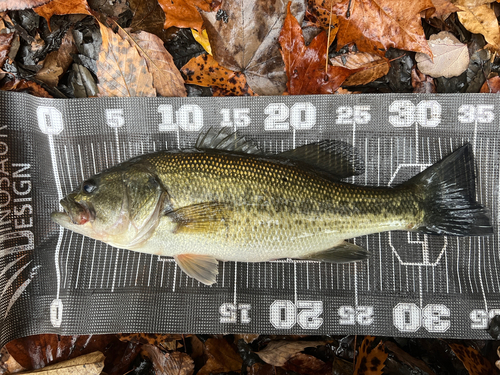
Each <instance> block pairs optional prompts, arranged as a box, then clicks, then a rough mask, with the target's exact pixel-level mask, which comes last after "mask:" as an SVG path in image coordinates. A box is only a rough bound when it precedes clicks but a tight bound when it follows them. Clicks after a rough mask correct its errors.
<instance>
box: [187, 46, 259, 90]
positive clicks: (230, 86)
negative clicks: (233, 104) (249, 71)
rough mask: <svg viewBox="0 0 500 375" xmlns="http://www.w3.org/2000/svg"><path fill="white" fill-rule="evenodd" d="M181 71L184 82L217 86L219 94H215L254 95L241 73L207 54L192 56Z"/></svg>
mask: <svg viewBox="0 0 500 375" xmlns="http://www.w3.org/2000/svg"><path fill="white" fill-rule="evenodd" d="M181 72H182V73H184V74H185V75H186V83H192V84H194V85H198V86H205V87H212V88H214V87H216V88H218V90H219V91H218V93H219V94H218V95H216V96H224V95H226V94H227V95H229V96H242V95H245V96H252V95H255V93H254V92H253V91H252V89H251V88H250V87H249V86H248V83H247V81H246V78H245V75H244V74H243V73H241V72H233V71H231V70H229V69H226V68H223V67H222V66H220V65H219V63H218V62H217V61H215V59H214V58H213V57H212V56H210V55H209V54H204V55H199V56H197V57H194V58H192V59H191V60H189V62H188V63H187V64H186V65H184V66H183V67H182V69H181Z"/></svg>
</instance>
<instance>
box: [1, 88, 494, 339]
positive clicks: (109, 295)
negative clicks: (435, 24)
mask: <svg viewBox="0 0 500 375" xmlns="http://www.w3.org/2000/svg"><path fill="white" fill-rule="evenodd" d="M0 100H1V106H0V290H1V303H0V322H1V323H0V329H1V340H0V341H1V342H2V343H5V342H6V341H7V340H10V339H12V338H14V337H18V336H22V335H29V334H35V333H42V332H52V333H58V334H91V333H92V334H95V333H108V332H158V333H160V332H164V333H167V332H172V333H174V332H176V333H231V332H232V333H236V332H252V333H276V334H326V333H328V334H373V335H387V336H412V337H415V336H420V337H449V338H475V339H480V338H483V339H486V338H488V334H487V333H486V330H485V329H486V327H487V325H488V321H489V319H490V318H491V317H492V316H494V315H496V314H499V313H500V294H499V292H500V275H499V271H498V270H499V269H500V268H499V265H500V254H499V236H498V225H497V222H498V216H499V212H500V211H499V205H498V197H499V186H500V177H499V155H500V130H499V129H500V128H499V119H500V113H499V112H498V111H499V109H500V101H499V100H498V97H497V96H495V95H481V94H470V95H412V94H408V95H402V94H397V95H396V94H394V95H324V96H296V97H292V96H288V97H253V98H245V97H239V98H100V99H79V100H51V99H40V98H34V97H31V96H28V95H23V94H16V93H0ZM220 126H229V127H232V128H233V129H238V130H239V131H241V132H242V133H243V134H245V135H247V136H248V138H251V139H253V140H255V141H256V142H257V144H258V145H259V146H260V148H261V149H263V150H265V151H267V152H270V153H276V152H280V151H283V150H288V149H291V148H294V147H297V146H300V145H303V144H305V143H309V142H313V141H318V140H321V139H338V140H342V141H345V142H348V143H350V144H353V145H354V146H355V147H356V148H357V149H358V151H359V152H360V154H361V155H362V156H363V158H364V160H365V169H366V171H365V173H364V174H362V175H360V176H356V177H354V178H349V180H348V182H354V183H356V184H361V185H365V184H366V185H380V186H393V185H396V184H398V183H400V182H402V181H405V180H407V179H408V178H409V177H411V176H413V175H415V174H417V173H418V172H420V171H421V170H423V169H424V168H426V167H427V166H429V165H431V164H433V163H434V162H436V161H438V160H440V159H441V158H442V157H444V156H446V155H448V154H449V153H450V152H452V151H453V150H455V149H457V148H458V147H460V146H461V145H463V144H464V143H466V142H470V143H471V144H472V146H473V148H474V152H475V158H476V159H475V160H476V167H477V176H478V178H477V198H478V200H479V201H480V202H481V203H482V204H484V205H485V206H486V207H488V208H489V210H490V212H491V217H492V222H493V223H494V230H495V235H493V236H490V237H479V238H477V237H475V238H467V237H466V238H455V237H439V236H438V237H436V236H426V235H419V234H415V233H411V234H409V233H406V232H389V233H382V234H375V235H369V236H364V237H359V238H355V239H354V242H355V243H356V244H357V245H359V246H362V247H364V248H365V249H368V250H369V251H370V252H371V257H370V258H369V260H367V261H364V262H360V263H356V264H344V265H332V264H326V263H319V262H312V261H297V260H289V259H284V260H278V261H273V262H265V263H234V262H221V263H220V265H219V275H218V278H217V283H216V284H214V285H213V286H205V285H202V284H199V283H198V282H196V281H194V280H193V279H191V278H189V277H187V276H186V275H185V274H184V273H183V272H182V271H180V269H179V268H178V267H177V266H176V264H175V263H174V262H173V261H172V259H171V258H168V257H159V256H152V255H147V254H141V253H137V252H131V251H127V250H123V249H116V248H113V247H111V246H108V245H106V244H103V243H101V242H98V241H94V240H91V239H89V238H84V237H82V236H81V235H78V234H75V233H73V232H69V231H67V230H64V229H62V228H60V227H59V226H58V225H56V224H54V223H52V222H51V221H50V213H51V212H52V211H55V210H58V209H59V203H58V202H59V199H60V198H61V197H62V196H64V195H65V194H67V193H68V192H70V191H72V190H73V189H74V188H75V187H76V186H77V184H79V183H80V182H81V181H82V180H83V179H85V178H86V177H88V176H90V175H92V174H94V173H96V172H99V171H101V170H103V169H105V168H107V167H109V166H112V165H114V164H116V163H118V162H120V161H123V160H126V159H128V158H130V157H133V156H137V155H140V154H143V153H148V152H153V151H158V150H163V149H172V148H186V147H190V146H192V145H193V144H194V142H195V141H196V138H197V137H198V135H199V133H200V132H203V131H207V129H208V128H210V127H216V128H217V127H220Z"/></svg>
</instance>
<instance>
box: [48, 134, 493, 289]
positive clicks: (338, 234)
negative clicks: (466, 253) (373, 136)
mask: <svg viewBox="0 0 500 375" xmlns="http://www.w3.org/2000/svg"><path fill="white" fill-rule="evenodd" d="M363 172H364V162H363V160H362V159H361V157H360V156H359V154H358V153H357V151H356V149H355V148H354V147H353V146H352V145H350V144H349V143H347V142H343V141H337V140H322V141H319V142H315V143H310V144H306V145H303V146H300V147H297V148H295V149H292V150H288V151H285V152H281V153H279V154H268V153H265V152H262V151H261V150H260V149H259V148H258V147H257V146H256V145H255V144H254V143H253V142H252V141H250V140H247V139H246V138H245V137H244V136H243V135H241V134H240V133H239V132H235V133H233V132H231V131H228V130H227V129H226V128H222V129H221V130H215V129H210V130H208V131H207V132H205V133H202V134H200V136H199V137H198V139H197V141H196V144H195V146H194V147H193V148H190V149H184V150H177V149H176V150H167V151H160V152H155V153H150V154H145V155H141V156H138V157H134V158H132V159H129V160H127V161H125V162H122V163H120V164H117V165H115V166H113V167H110V168H108V169H106V170H103V171H102V172H100V173H97V174H95V175H93V176H91V177H90V178H88V179H86V180H84V181H83V182H82V183H81V184H80V185H79V186H78V187H77V188H76V189H75V190H74V191H72V192H71V193H69V194H68V195H67V196H65V197H64V198H63V199H62V200H61V201H60V204H61V206H62V207H63V209H64V210H63V211H62V212H61V211H56V212H53V213H52V214H51V218H52V220H53V221H54V222H55V223H57V224H59V225H61V226H62V227H64V228H67V229H68V230H71V231H74V232H76V233H80V234H82V235H84V236H87V237H90V238H93V239H96V240H99V241H102V242H104V243H107V244H109V245H112V246H114V247H117V248H121V249H128V250H133V251H138V252H142V253H147V254H154V255H159V256H170V257H173V258H174V260H175V262H176V263H177V265H178V266H179V267H180V268H181V269H182V270H183V271H184V272H185V273H186V274H187V275H189V276H190V277H192V278H194V279H196V280H198V281H199V282H201V283H203V284H206V285H212V284H214V283H215V282H216V280H217V274H218V261H235V262H264V261H270V260H276V259H285V258H291V259H306V260H314V261H322V262H330V263H349V262H356V261H362V260H364V259H367V258H368V257H369V255H370V254H369V252H368V251H367V250H365V249H364V248H362V247H360V246H358V245H356V244H354V243H352V242H349V241H347V240H348V239H352V238H354V237H358V236H364V235H369V234H373V233H380V232H385V231H412V232H419V233H425V234H435V235H451V236H486V235H490V234H492V233H493V228H492V225H491V221H490V218H489V212H488V210H487V209H486V208H485V207H483V206H482V205H481V204H480V203H479V202H478V201H477V200H476V192H475V182H476V181H475V180H476V178H475V172H474V158H473V149H472V146H471V145H470V144H468V143H467V144H465V145H463V146H462V147H460V148H458V149H457V150H455V151H454V152H453V153H451V154H450V155H448V156H447V157H445V158H444V159H442V160H441V161H438V162H437V163H436V164H434V165H432V166H430V167H429V168H427V169H425V170H424V171H423V172H421V173H419V174H417V175H416V176H414V177H412V178H410V179H409V180H408V181H406V182H404V183H402V184H400V185H397V186H395V187H376V186H362V185H355V184H351V183H348V182H346V181H345V179H346V178H348V177H352V176H356V175H360V174H361V173H363Z"/></svg>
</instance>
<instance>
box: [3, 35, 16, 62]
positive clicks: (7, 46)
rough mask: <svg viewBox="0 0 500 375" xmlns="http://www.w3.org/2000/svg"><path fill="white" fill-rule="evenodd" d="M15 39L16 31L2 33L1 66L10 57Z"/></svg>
mask: <svg viewBox="0 0 500 375" xmlns="http://www.w3.org/2000/svg"><path fill="white" fill-rule="evenodd" d="M12 39H14V33H9V34H0V68H1V67H2V66H3V64H4V63H5V60H7V58H8V57H9V51H10V44H11V43H12Z"/></svg>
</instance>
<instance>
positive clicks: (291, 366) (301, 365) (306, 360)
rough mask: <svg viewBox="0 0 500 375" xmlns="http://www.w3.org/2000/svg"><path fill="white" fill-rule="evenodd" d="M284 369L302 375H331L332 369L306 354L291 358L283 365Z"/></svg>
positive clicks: (298, 354)
mask: <svg viewBox="0 0 500 375" xmlns="http://www.w3.org/2000/svg"><path fill="white" fill-rule="evenodd" d="M283 369H285V370H288V371H293V372H296V373H298V374H301V375H319V374H329V373H331V369H329V366H328V365H327V364H326V363H325V362H323V361H322V360H321V359H319V358H316V357H314V356H312V355H309V354H304V353H297V354H295V355H294V356H293V357H291V358H290V359H289V360H288V361H287V362H286V363H285V364H284V365H283ZM329 370H330V371H329Z"/></svg>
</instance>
